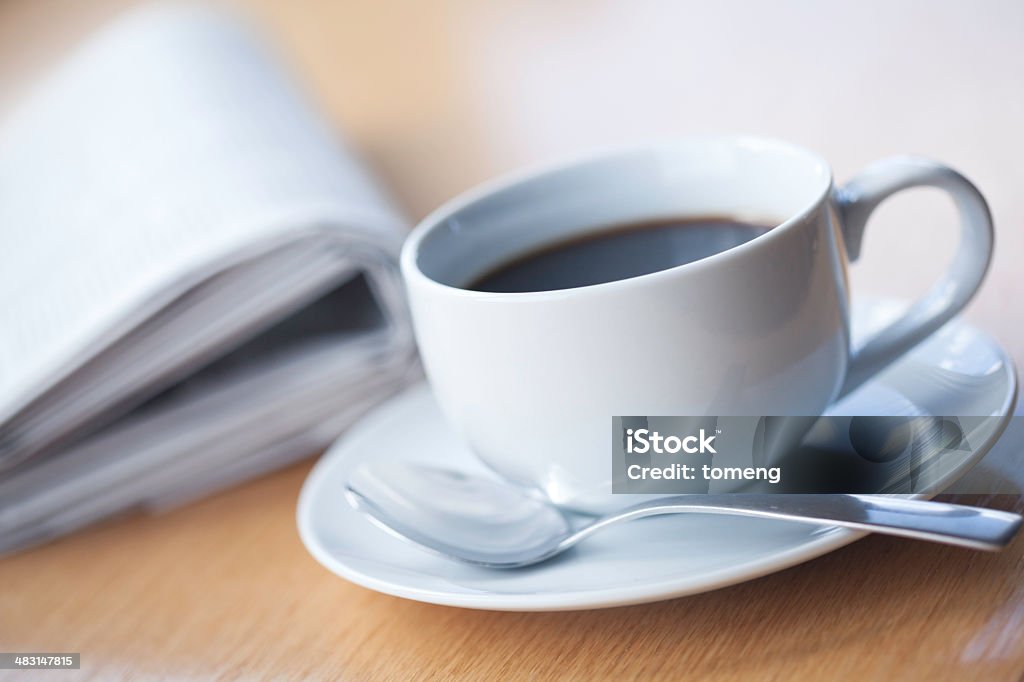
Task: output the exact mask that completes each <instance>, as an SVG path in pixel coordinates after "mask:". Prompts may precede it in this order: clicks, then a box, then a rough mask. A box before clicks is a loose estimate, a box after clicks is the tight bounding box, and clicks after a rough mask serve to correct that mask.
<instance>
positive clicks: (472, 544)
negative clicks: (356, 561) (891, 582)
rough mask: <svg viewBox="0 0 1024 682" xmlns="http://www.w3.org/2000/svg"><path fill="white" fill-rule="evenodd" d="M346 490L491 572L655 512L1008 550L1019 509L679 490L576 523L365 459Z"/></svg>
mask: <svg viewBox="0 0 1024 682" xmlns="http://www.w3.org/2000/svg"><path fill="white" fill-rule="evenodd" d="M346 496H347V498H348V500H349V502H350V503H351V504H352V506H353V507H355V508H356V509H358V510H360V511H362V512H364V513H365V514H367V515H368V516H369V517H370V519H372V520H373V521H375V522H376V523H377V524H378V525H380V526H382V527H383V528H384V529H385V530H388V531H390V532H391V533H393V534H395V535H397V536H399V537H401V538H403V539H405V540H409V541H411V542H413V543H414V544H416V545H419V546H420V547H422V548H424V549H427V550H430V551H433V552H435V553H437V554H440V555H442V556H446V557H449V558H452V559H457V560H459V561H464V562H467V563H470V564H477V565H479V566H487V567H489V568H517V567H519V566H529V565H531V564H535V563H538V562H540V561H544V560H545V559H550V558H551V557H553V556H555V555H556V554H560V553H561V552H564V551H565V550H567V549H569V548H570V547H572V546H574V545H576V544H578V543H579V542H581V541H583V540H585V539H586V538H588V537H590V536H591V535H593V534H594V533H596V532H597V531H599V530H601V529H603V528H607V527H609V526H611V525H613V524H616V523H619V522H621V521H630V520H632V519H638V518H641V517H644V516H655V515H658V514H689V513H700V514H731V515H738V516H760V517H763V518H771V519H785V520H787V521H799V522H804V523H811V524H815V525H819V526H843V527H845V528H855V529H857V530H868V531H873V532H875V533H883V534H886V535H899V536H902V537H909V538H917V539H919V540H931V541H933V542H941V543H945V544H950V545H959V546H962V547H970V548H973V549H985V550H997V549H1000V548H1002V547H1004V546H1005V545H1006V544H1007V543H1009V542H1010V540H1011V539H1012V538H1013V536H1014V534H1016V532H1017V530H1018V529H1019V528H1020V525H1021V521H1022V520H1024V519H1022V517H1021V516H1019V515H1017V514H1011V513H1009V512H1003V511H996V510H993V509H982V508H979V507H967V506H963V505H956V504H946V503H943V502H928V501H923V500H908V499H905V498H901V497H885V496H873V495H788V494H778V495H771V494H765V495H746V494H742V495H741V494H724V495H680V496H676V497H667V498H660V499H656V500H653V501H649V502H643V503H641V504H637V505H635V506H633V507H629V508H628V509H625V510H623V511H620V512H616V513H615V514H610V515H608V516H604V517H601V518H598V519H596V520H594V521H591V522H589V523H587V524H586V525H584V526H582V527H579V528H573V526H572V525H571V524H570V521H569V519H568V518H567V516H566V514H565V512H563V511H562V510H561V509H559V508H558V507H557V506H555V505H554V504H552V503H551V502H549V501H547V500H544V499H542V498H541V497H539V496H537V495H535V494H533V493H531V492H530V491H527V490H525V489H523V488H519V487H516V486H514V485H512V484H509V483H504V482H501V481H498V480H494V479H491V478H485V477H483V476H475V475H472V474H465V473H461V472H458V471H452V470H448V469H441V468H436V467H432V466H427V465H423V464H416V463H403V462H391V463H380V464H370V465H364V466H362V467H360V468H358V469H356V470H355V471H354V472H353V473H352V475H351V476H350V477H349V481H348V487H347V490H346Z"/></svg>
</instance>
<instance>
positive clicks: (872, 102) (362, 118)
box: [0, 0, 1024, 362]
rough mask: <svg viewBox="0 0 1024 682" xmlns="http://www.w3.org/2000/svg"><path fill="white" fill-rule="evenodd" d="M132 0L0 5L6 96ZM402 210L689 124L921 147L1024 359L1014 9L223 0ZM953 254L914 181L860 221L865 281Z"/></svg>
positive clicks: (914, 285) (855, 161) (827, 146)
mask: <svg viewBox="0 0 1024 682" xmlns="http://www.w3.org/2000/svg"><path fill="white" fill-rule="evenodd" d="M129 4H130V3H128V2H126V1H124V0H96V1H95V2H81V1H78V0H5V2H4V3H2V4H0V109H2V108H6V107H7V106H9V105H10V104H11V102H12V101H14V100H15V99H16V98H17V96H18V94H19V93H21V92H23V90H24V88H25V87H27V85H28V84H29V83H30V82H31V80H32V79H33V78H34V77H36V76H38V75H39V73H40V72H41V71H42V70H44V69H45V68H46V67H47V65H49V64H51V63H52V62H53V60H54V59H56V58H57V57H58V56H59V55H60V53H61V52H62V51H64V50H65V49H67V48H68V47H69V46H70V45H72V44H73V43H74V42H75V41H76V40H77V39H79V38H80V37H82V35H83V34H85V33H86V32H87V31H88V30H89V29H91V28H93V27H95V26H96V25H98V24H100V23H102V22H103V21H104V20H105V19H107V18H108V17H110V16H111V15H113V14H115V13H116V12H117V11H118V10H119V9H121V8H123V7H124V6H127V5H129ZM227 4H229V5H233V6H237V7H239V8H240V9H242V10H243V11H244V12H245V13H247V14H249V15H251V16H252V17H253V18H254V19H255V20H256V21H257V22H258V23H259V24H261V25H263V27H264V28H265V30H266V32H267V33H268V35H269V37H270V38H271V40H272V41H273V42H274V43H276V45H277V46H278V48H279V49H280V50H281V51H282V52H283V54H284V56H285V58H286V59H287V60H288V61H289V62H290V63H291V66H292V67H293V68H294V70H295V71H296V72H297V74H298V75H299V77H300V78H301V79H302V80H304V81H305V83H306V84H307V85H308V88H309V90H310V91H311V94H312V96H313V98H314V99H316V100H317V101H318V103H319V104H320V105H321V106H322V108H323V109H324V110H325V111H326V113H327V115H328V116H329V117H330V119H331V121H332V122H333V124H334V125H335V126H336V127H337V129H338V130H339V131H343V132H344V134H345V135H346V136H347V137H348V138H349V139H350V140H351V141H352V142H353V143H354V144H355V145H356V147H357V148H358V149H359V151H360V152H361V153H362V154H363V156H364V157H365V159H366V160H367V162H368V163H369V164H370V166H371V167H372V168H373V169H374V170H375V171H376V172H377V173H378V175H379V176H380V177H381V179H382V180H383V182H384V184H385V185H387V186H388V187H390V189H391V190H392V191H393V193H394V194H395V196H396V197H397V199H398V200H399V202H400V203H401V205H402V206H403V207H404V208H405V210H406V211H407V212H408V214H409V216H410V217H411V218H412V219H418V218H420V217H422V216H423V215H425V214H426V213H427V212H428V211H429V210H430V209H432V208H434V207H436V206H437V205H438V204H440V203H441V202H442V201H444V200H445V199H448V198H450V197H451V196H453V195H455V194H457V193H458V192H460V191H462V190H464V189H466V188H467V187H469V186H471V185H473V184H475V183H478V182H480V181H482V180H484V179H487V178H489V177H492V176H494V175H496V174H499V173H502V172H505V171H508V170H511V169H515V168H518V167H521V166H523V165H525V164H532V163H537V162H543V161H547V160H551V159H553V158H557V157H559V156H564V155H567V154H572V153H575V152H579V151H584V150H591V149H594V148H596V147H601V146H607V145H615V144H619V143H624V142H629V141H634V140H640V139H649V138H652V137H658V136H671V135H680V134H688V133H694V132H708V131H712V132H713V131H719V132H745V133H756V134H762V135H771V136H778V137H782V138H786V139H788V140H792V141H795V142H798V143H801V144H803V145H806V146H808V147H810V148H812V149H814V150H816V151H818V152H819V153H821V154H822V155H823V156H825V157H826V158H827V159H828V160H829V161H830V162H831V163H832V164H833V167H834V169H835V173H836V179H837V181H838V182H840V183H841V182H843V181H845V180H846V179H848V178H850V177H851V176H852V175H853V174H854V173H856V172H857V170H858V169H860V168H861V167H863V166H864V165H866V164H867V163H869V162H871V161H872V160H874V159H877V158H879V157H883V156H886V155H890V154H899V153H912V154H920V155H925V156H930V157H934V158H935V159H938V160H940V161H943V162H945V163H948V164H949V165H951V166H953V167H955V168H957V169H959V170H960V171H962V172H963V173H964V174H966V175H967V176H968V177H969V178H971V179H972V180H973V181H974V182H975V183H976V184H977V185H978V186H979V187H980V188H981V189H982V191H983V192H984V193H985V195H986V197H987V198H988V200H989V202H990V204H991V207H992V210H993V213H994V216H995V221H996V229H997V245H996V253H997V255H996V259H995V264H994V267H993V271H992V273H991V274H990V277H989V281H988V282H987V284H986V285H985V286H984V288H983V290H982V293H981V295H980V296H979V297H978V298H977V299H976V300H975V302H974V303H973V304H972V306H971V308H970V310H969V313H968V317H969V318H971V319H972V320H973V321H975V322H977V323H978V324H980V325H981V326H983V327H984V328H986V329H987V330H989V331H991V332H993V333H994V334H996V335H997V336H998V337H999V338H1000V339H1001V340H1002V341H1003V342H1004V343H1005V344H1007V345H1008V346H1009V349H1010V351H1011V354H1012V355H1013V356H1014V357H1015V358H1016V359H1017V360H1018V362H1019V361H1021V360H1024V335H1021V334H1017V333H1015V332H1016V329H1017V328H1018V325H1019V324H1020V322H1019V319H1018V317H1019V313H1018V310H1019V307H1018V305H1017V301H1019V300H1020V299H1021V297H1022V296H1024V276H1021V275H1020V274H1019V273H1018V269H1019V267H1020V266H1019V255H1020V253H1021V252H1022V249H1024V234H1022V229H1021V225H1022V222H1024V192H1021V191H1020V187H1021V186H1022V181H1024V171H1022V170H1021V167H1022V159H1021V154H1022V153H1024V144H1022V141H1024V135H1022V132H1021V121H1024V78H1022V74H1024V50H1021V49H1020V43H1021V40H1022V39H1024V3H1021V2H1017V1H1015V0H990V1H987V2H982V3H967V2H962V1H959V2H958V1H954V0H942V1H938V2H923V1H911V0H901V1H897V2H890V1H885V0H862V1H860V2H856V3H854V2H845V3H818V2H813V1H811V0H785V1H781V2H773V3H751V2H739V1H736V0H728V1H725V2H715V3H709V2H667V1H666V2H662V1H658V0H636V1H634V2H628V3H626V2H610V1H595V0H587V1H582V0H563V1H562V2H557V3H551V2H541V1H540V0H525V1H518V0H517V1H515V2H513V1H511V0H497V1H491V2H474V1H470V0H432V1H431V2H411V1H410V2H395V1H394V0H383V1H378V2H358V1H356V0H291V1H288V2H285V1H283V0H277V1H275V0H236V1H235V2H230V3H227ZM955 246H956V235H955V221H954V215H953V210H952V206H951V205H950V204H949V203H948V200H947V199H945V198H944V197H943V196H942V195H941V194H939V193H938V192H937V191H934V190H916V191H912V192H906V193H903V194H901V195H900V196H899V197H897V198H895V199H893V200H892V201H891V202H889V203H887V204H885V205H884V206H883V207H882V208H881V209H880V211H879V212H878V213H877V214H876V217H875V218H874V219H873V223H872V226H871V228H870V229H869V230H868V236H867V238H866V244H865V251H864V256H863V258H862V262H861V263H860V264H859V265H858V266H857V267H856V268H854V274H853V276H854V284H855V290H856V292H858V293H870V294H880V295H896V296H912V295H915V294H918V293H920V292H921V291H923V290H924V288H925V287H926V286H927V285H928V284H929V283H930V282H931V281H932V280H933V279H934V278H935V277H936V276H937V275H938V273H939V272H940V271H941V270H942V269H943V268H944V267H945V264H946V263H947V261H948V259H949V257H950V255H951V254H952V252H953V249H954V248H955Z"/></svg>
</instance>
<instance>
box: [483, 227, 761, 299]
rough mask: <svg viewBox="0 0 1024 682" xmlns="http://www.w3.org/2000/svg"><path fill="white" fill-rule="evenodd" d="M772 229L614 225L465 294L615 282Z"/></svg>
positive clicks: (526, 258) (501, 271) (528, 257)
mask: <svg viewBox="0 0 1024 682" xmlns="http://www.w3.org/2000/svg"><path fill="white" fill-rule="evenodd" d="M771 228H772V226H768V225H757V224H753V223H744V222H739V221H736V220H732V219H729V218H697V219H686V218H683V219H680V218H675V219H668V220H657V221H649V222H642V223H627V224H624V225H616V226H613V227H609V228H605V229H602V230H597V231H594V232H589V233H587V234H585V235H582V236H580V237H578V238H574V239H570V240H566V241H562V242H556V243H555V244H551V245H548V246H545V247H544V248H542V249H539V250H536V251H531V252H529V253H527V254H525V255H523V256H519V257H518V258H515V259H513V260H510V261H508V262H506V263H503V264H501V265H499V266H498V267H496V268H494V269H493V270H491V271H489V272H487V273H486V274H484V275H483V276H481V277H479V278H477V279H476V280H475V281H473V282H472V283H471V284H470V285H469V286H467V287H466V288H467V289H473V290H475V291H492V292H499V293H512V292H523V291H552V290H555V289H571V288H573V287H584V286H588V285H591V284H601V283H603V282H614V281H615V280H619V279H628V278H630V277H637V276H639V275H646V274H649V273H652V272H658V271H659V270H667V269H668V268H674V267H675V266H677V265H683V264H685V263H692V262H694V261H697V260H700V259H701V258H707V257H708V256H713V255H714V254H716V253H721V252H722V251H726V250H728V249H731V248H733V247H734V246H739V245H740V244H743V243H744V242H748V241H750V240H751V239H753V238H754V237H758V236H760V235H762V234H764V233H765V232H767V231H768V230H770V229H771Z"/></svg>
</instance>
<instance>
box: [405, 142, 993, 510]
mask: <svg viewBox="0 0 1024 682" xmlns="http://www.w3.org/2000/svg"><path fill="white" fill-rule="evenodd" d="M918 186H931V187H938V188H941V189H943V190H945V191H946V192H948V193H949V194H950V196H951V197H952V198H953V199H954V201H955V202H956V205H957V208H958V210H959V213H960V223H961V238H960V245H959V248H958V249H957V252H956V255H955V257H954V261H953V264H952V266H951V268H950V269H949V271H948V272H947V273H946V274H945V275H944V277H943V278H942V279H941V280H940V281H939V282H938V283H937V284H936V285H935V286H934V287H933V288H932V289H931V291H930V293H929V294H927V295H926V296H925V297H924V298H923V299H922V300H920V301H918V302H917V303H916V304H915V305H914V306H913V307H912V308H911V309H910V311H909V312H908V313H907V314H906V315H905V316H904V317H903V318H902V319H900V320H899V321H898V322H896V323H895V324H893V325H892V326H891V327H889V328H887V329H885V330H884V331H883V332H881V333H880V334H878V335H877V336H876V337H874V338H873V339H872V340H870V341H869V342H868V343H867V344H866V345H865V346H864V347H863V348H861V349H859V350H857V352H856V353H853V354H851V349H850V330H849V312H848V310H849V291H848V289H849V286H848V280H847V274H846V266H847V261H848V259H856V258H857V256H858V253H859V250H860V244H861V237H862V234H863V231H864V226H865V223H866V222H867V220H868V217H869V215H870V214H871V212H872V210H873V209H874V208H875V207H876V206H877V205H878V204H879V203H880V202H882V201H883V200H884V199H885V198H886V197H888V196H890V195H892V194H894V193H895V192H898V191H899V190H902V189H906V188H909V187H918ZM706 216H729V217H734V218H736V219H739V220H749V221H751V222H763V221H771V222H773V223H774V224H778V227H775V228H774V229H772V230H770V231H768V232H767V233H765V234H763V235H761V236H759V237H756V238H755V239H753V240H751V241H748V242H746V243H743V244H741V245H739V246H736V247H734V248H732V249H729V250H726V251H723V252H720V253H717V254H715V255H712V256H710V257H708V258H705V259H703V260H699V261H695V262H692V263H687V264H684V265H680V266H677V267H674V268H671V269H668V270H662V271H659V272H654V273H652V274H647V275H642V276H639V277H634V278H631V279H622V280H617V281H611V282H607V283H603V284H596V285H593V286H585V287H579V288H574V289H563V290H558V291H535V292H525V293H489V292H481V291H472V290H468V289H466V288H463V287H465V286H466V285H467V284H468V283H470V282H472V281H473V280H474V279H475V278H477V277H479V276H480V275H482V274H484V273H486V272H488V271H491V270H493V269H494V268H495V266H498V265H500V264H502V263H504V262H506V261H508V260H510V259H511V258H514V257H516V256H518V255H522V254H524V253H528V252H530V251H533V250H535V249H537V248H538V247H541V246H543V245H546V244H550V243H557V242H559V241H563V240H565V239H567V238H570V237H573V236H577V235H581V234H586V233H591V232H596V231H598V230H600V229H601V228H602V227H606V226H610V225H615V224H622V223H628V222H633V221H641V220H649V219H657V218H672V217H680V218H686V217H706ZM992 240H993V235H992V221H991V218H990V216H989V211H988V207H987V205H986V203H985V200H984V198H983V197H982V196H981V194H980V193H979V192H978V190H977V189H976V188H975V187H974V186H973V185H972V184H971V183H970V182H969V181H968V180H966V179H965V178H964V177H963V176H962V175H960V174H959V173H957V172H956V171H954V170H952V169H950V168H948V167H946V166H943V165H940V164H937V163H934V162H931V161H926V160H922V159H916V158H908V157H899V158H892V159H887V160H884V161H881V162H878V163H876V164H873V165H871V166H869V167H868V168H867V169H865V170H864V171H863V172H862V173H861V174H860V175H858V176H857V177H856V178H854V179H853V180H852V181H851V182H849V183H847V184H846V185H844V186H842V187H841V188H836V187H834V186H833V184H832V174H831V170H830V169H829V167H828V165H827V164H826V163H825V161H824V160H822V159H821V158H820V157H818V156H817V155H815V154H814V153H812V152H810V151H807V150H805V149H802V148H800V147H797V146H794V145H791V144H788V143H784V142H779V141H775V140H769V139H759V138H751V137H718V136H714V137H694V138H686V139H680V140H675V141H670V142H664V143H659V144H654V145H650V146H643V147H636V148H630V149H626V150H621V151H616V152H613V153H608V154H603V155H600V156H596V157H591V158H586V159H582V160H577V161H574V162H571V163H568V164H565V165H560V166H557V167H554V168H547V169H543V170H538V171H532V172H528V173H523V174H518V175H515V176H512V177H510V178H507V179H500V180H498V181H495V182H491V183H487V184H485V185H483V186H481V187H478V188H476V189H474V190H471V191H469V192H467V193H466V194H464V195H462V196H460V197H458V198H456V199H454V200H452V201H450V202H448V203H447V204H445V205H444V206H442V207H441V208H439V209H438V210H437V211H435V212H434V213H432V214H431V215H430V216H428V217H427V218H426V219H425V220H423V222H422V223H420V224H419V225H418V226H417V227H416V229H415V230H414V231H413V233H412V234H411V236H410V237H409V239H408V240H407V241H406V243H405V247H404V249H403V252H402V272H403V275H404V278H405V282H406V286H407V289H408V294H409V301H410V305H411V310H412V316H413V321H414V327H415V331H416V338H417V341H418V343H419V347H420V352H421V354H422V357H423V361H424V365H425V368H426V373H427V377H428V379H429V381H430V384H431V386H432V387H433V390H434V392H435V394H436V397H437V400H438V402H439V404H440V406H441V408H442V410H443V412H444V414H445V415H446V417H447V418H448V419H449V420H450V422H451V424H452V425H453V426H454V427H455V428H456V429H457V431H458V432H459V433H460V434H461V436H462V437H463V438H465V440H466V441H467V442H468V444H469V445H470V447H471V448H472V449H473V450H474V451H475V452H476V454H477V455H478V456H479V457H480V458H481V459H482V460H483V461H484V462H485V463H486V464H488V465H489V466H490V467H492V468H493V469H494V470H496V471H497V472H499V473H500V474H502V475H504V476H506V477H508V478H509V479H511V480H514V481H517V482H520V483H523V484H528V485H532V486H536V487H538V488H540V489H541V490H542V491H543V492H544V493H545V494H547V495H548V496H549V497H550V498H551V499H552V500H553V501H555V502H557V503H559V504H563V505H566V506H569V507H572V508H576V509H581V510H585V511H593V512H598V511H604V510H608V509H611V508H614V507H617V506H621V505H622V504H623V503H628V502H631V501H635V500H629V499H626V500H623V499H622V498H629V497H630V496H626V495H618V496H613V495H612V494H611V480H612V472H611V466H610V459H609V457H610V454H609V453H610V448H611V429H612V426H611V425H612V416H613V415H705V414H707V415H790V414H791V415H816V414H820V413H821V411H822V410H823V409H824V408H825V407H826V406H827V405H828V404H829V403H830V402H832V401H833V400H835V399H836V398H837V397H839V396H840V395H842V394H844V393H845V392H847V391H849V390H850V389H852V388H855V387H856V386H857V385H859V384H860V383H862V382H863V381H864V380H865V379H867V378H869V377H870V376H871V375H873V374H874V373H876V372H878V371H879V370H880V369H881V368H883V367H884V366H885V365H887V364H888V363H889V362H891V361H892V360H894V359H895V358H897V357H899V356H900V355H901V354H903V353H904V352H906V351H907V350H909V349H910V348H912V347H913V346H915V345H916V344H917V343H919V342H920V341H921V340H922V339H924V338H925V337H926V336H928V335H929V334H931V333H933V332H934V331H936V330H937V329H938V328H939V327H940V326H941V325H942V324H944V323H945V322H947V321H948V320H949V319H950V318H951V317H953V315H955V314H956V313H957V312H958V311H959V310H960V309H962V308H963V307H964V305H965V304H966V303H967V301H968V300H969V299H970V298H971V296H972V295H973V294H974V293H975V291H976V290H977V289H978V286H979V284H980V283H981V280H982V278H983V277H984V274H985V271H986V270H987V268H988V264H989V260H990V257H991V254H992Z"/></svg>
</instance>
